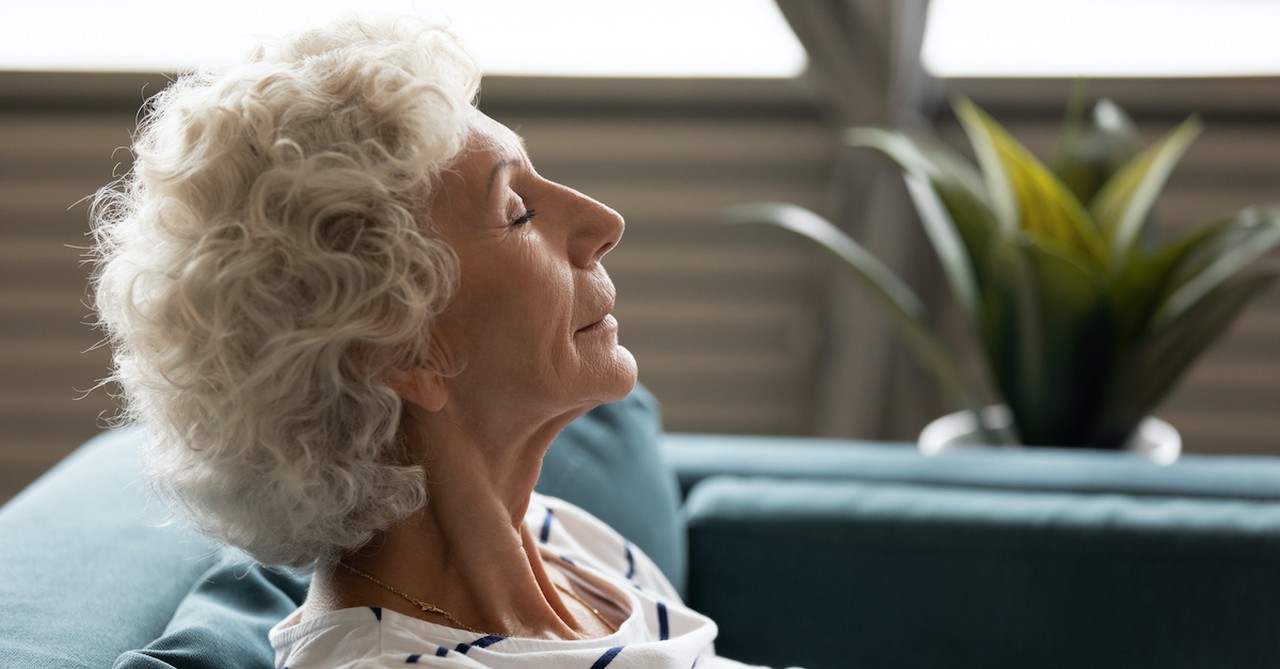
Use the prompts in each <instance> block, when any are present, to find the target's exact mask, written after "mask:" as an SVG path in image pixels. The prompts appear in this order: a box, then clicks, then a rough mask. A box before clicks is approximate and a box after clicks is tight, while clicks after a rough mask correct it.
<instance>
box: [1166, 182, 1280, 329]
mask: <svg viewBox="0 0 1280 669" xmlns="http://www.w3.org/2000/svg"><path fill="white" fill-rule="evenodd" d="M1277 246H1280V208H1257V207H1254V208H1249V209H1245V210H1244V211H1241V212H1240V213H1239V214H1236V215H1235V216H1234V217H1232V218H1231V219H1230V220H1229V221H1228V225H1226V226H1224V227H1222V228H1221V229H1220V230H1219V231H1218V233H1217V234H1215V235H1211V236H1209V237H1207V238H1205V240H1204V241H1203V242H1201V243H1200V244H1196V245H1194V246H1191V247H1189V248H1188V250H1187V251H1186V253H1185V255H1184V257H1183V258H1182V259H1181V261H1180V262H1179V263H1178V266H1177V267H1176V268H1175V272H1176V273H1177V276H1176V277H1175V279H1174V285H1175V286H1176V289H1174V290H1173V291H1171V293H1170V294H1169V296H1168V298H1167V299H1165V300H1163V301H1162V303H1161V305H1160V307H1159V310H1158V311H1157V312H1156V314H1155V315H1154V316H1153V318H1152V327H1154V328H1157V329H1158V328H1162V327H1165V326H1167V325H1168V324H1169V323H1171V322H1173V321H1174V320H1176V319H1178V318H1180V317H1181V316H1182V314H1183V313H1184V312H1186V311H1188V310H1189V309H1191V308H1192V307H1194V306H1195V305H1196V303H1197V302H1199V301H1201V300H1202V299H1206V298H1207V297H1208V296H1209V295H1210V294H1211V293H1212V292H1213V290H1214V289H1215V288H1217V287H1218V286H1219V285H1220V284H1222V283H1223V282H1225V281H1226V280H1228V279H1230V278H1231V277H1232V276H1234V275H1236V274H1237V273H1239V272H1240V271H1241V270H1242V269H1244V268H1245V267H1246V266H1248V265H1249V264H1250V263H1252V262H1253V261H1255V260H1257V259H1258V258H1261V257H1262V256H1264V255H1266V254H1267V253H1270V252H1271V251H1272V250H1274V249H1275V248H1276V247H1277Z"/></svg>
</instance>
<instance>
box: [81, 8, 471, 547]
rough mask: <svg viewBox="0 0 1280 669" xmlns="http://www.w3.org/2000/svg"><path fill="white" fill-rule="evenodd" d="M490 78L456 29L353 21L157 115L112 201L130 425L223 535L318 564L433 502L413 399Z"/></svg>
mask: <svg viewBox="0 0 1280 669" xmlns="http://www.w3.org/2000/svg"><path fill="white" fill-rule="evenodd" d="M479 79H480V76H479V71H478V68H477V67H476V65H475V63H474V62H473V61H472V60H471V58H470V57H469V56H468V55H467V54H466V53H465V52H464V51H463V49H462V48H461V46H460V45H459V43H458V41H457V40H456V39H455V38H454V37H453V36H452V35H451V34H450V33H449V32H448V31H447V30H445V29H443V28H441V27H439V26H432V25H428V24H425V23H421V22H418V21H414V20H405V19H397V20H380V21H366V20H358V19H346V20H343V21H340V22H338V23H336V24H334V25H332V26H329V27H326V28H322V29H317V30H313V31H310V32H306V33H302V34H299V35H297V36H295V37H292V38H289V39H286V40H284V41H282V42H281V43H280V44H279V45H278V46H277V47H275V48H272V49H259V50H258V52H257V53H255V54H254V55H253V56H251V57H250V58H249V59H248V61H247V62H244V63H241V64H238V65H235V66H233V67H230V68H226V69H224V70H221V71H218V72H199V73H192V74H187V75H183V76H181V77H180V78H178V79H177V80H176V81H175V82H174V83H173V84H172V85H171V86H169V87H168V88H167V89H165V90H164V91H163V92H161V93H159V94H158V95H157V96H156V97H155V98H154V99H153V100H152V101H151V102H150V103H149V104H150V108H149V109H147V110H146V113H145V116H144V119H143V120H142V122H141V123H140V125H139V130H138V133H137V135H136V137H135V141H134V146H133V152H134V156H135V158H134V165H133V168H132V169H131V170H130V172H129V173H128V174H127V175H126V176H125V177H123V178H122V179H121V180H120V181H118V182H116V183H114V184H112V185H110V186H108V187H106V188H104V189H102V190H101V191H99V193H98V195H97V198H96V200H95V203H94V207H93V214H92V219H93V233H94V241H95V248H94V252H93V256H94V260H95V261H96V270H95V272H94V279H93V287H94V298H95V303H96V305H95V306H96V309H97V312H98V314H99V325H100V327H102V328H103V330H104V331H105V332H106V337H107V340H108V341H109V342H110V344H111V346H112V348H113V350H114V366H113V371H112V374H111V376H110V377H109V378H108V379H107V380H106V381H105V382H104V383H109V382H115V383H118V384H119V386H120V388H121V389H122V390H123V392H124V396H125V404H124V408H123V410H122V412H121V415H120V416H119V419H120V420H123V421H136V422H138V423H141V424H143V425H145V426H146V427H148V428H149V429H150V432H151V435H152V436H151V439H150V442H149V444H148V447H147V448H146V449H145V451H144V454H145V456H144V461H145V463H146V468H147V471H148V474H149V478H150V479H151V481H152V482H153V484H154V485H155V487H156V488H157V489H158V490H159V491H160V492H161V493H162V495H163V496H164V497H166V498H167V499H168V500H169V501H171V502H173V503H175V504H176V505H177V506H178V507H179V508H180V509H181V510H182V511H184V512H185V513H186V515H187V516H189V518H190V519H191V521H192V522H193V523H194V525H195V526H196V527H197V528H198V529H200V530H201V531H203V532H205V533H207V534H210V535H212V536H214V537H215V538H218V539H220V540H222V541H224V542H226V543H228V544H230V545H233V546H237V547H239V548H241V549H243V550H244V551H246V552H247V553H248V554H249V555H251V556H253V557H254V558H255V559H257V560H259V561H260V562H262V563H263V564H267V565H285V566H293V567H304V568H305V567H307V566H308V565H310V564H312V563H313V562H314V561H315V560H316V559H319V558H332V557H334V556H336V555H338V554H340V553H341V552H344V551H347V550H351V549H354V548H356V547H359V546H361V545H362V544H364V543H366V542H367V541H368V540H369V539H370V538H371V537H372V536H373V534H374V532H376V531H377V530H379V529H383V528H386V527H388V526H389V525H391V524H392V523H394V522H395V521H396V520H399V519H401V518H403V517H405V516H407V515H408V514H410V513H412V512H413V511H415V510H417V509H419V508H421V507H422V505H423V504H425V503H426V497H427V491H426V487H425V482H424V472H423V471H422V469H421V468H420V467H417V466H415V465H413V464H412V463H411V461H410V459H409V458H408V456H407V453H406V449H405V447H404V441H403V435H402V432H403V427H402V425H401V406H402V402H401V399H400V397H399V396H398V395H397V394H396V393H395V392H394V391H393V390H392V389H391V388H390V387H389V386H388V385H387V383H386V380H385V379H384V377H385V376H386V374H387V372H388V371H389V370H391V369H392V368H394V367H402V366H405V365H407V364H410V363H412V362H414V361H421V360H425V359H426V352H427V348H428V346H429V344H430V339H429V335H430V327H431V324H432V322H433V319H434V318H435V317H436V316H437V315H438V314H439V313H440V311H441V309H442V308H443V307H444V305H445V303H446V302H447V300H448V299H449V297H450V294H451V291H452V289H453V287H454V285H455V283H456V280H457V267H456V259H455V257H454V256H453V253H452V251H451V250H450V249H449V248H448V247H447V246H445V245H444V244H443V243H442V242H441V241H439V240H438V239H437V238H436V237H435V236H434V235H433V234H432V227H431V224H430V221H429V220H428V218H427V215H426V212H427V209H428V208H427V206H426V205H427V201H428V200H429V198H430V196H431V192H432V189H433V186H434V184H435V182H436V179H437V177H438V176H439V175H440V174H441V173H442V172H443V171H444V170H447V169H449V168H450V167H451V166H452V164H453V163H454V162H455V161H456V160H457V158H458V156H459V155H460V154H461V152H462V151H463V148H464V145H465V143H466V139H467V135H468V128H469V123H470V116H471V114H472V113H473V106H472V105H473V103H474V100H475V97H476V95H477V91H478V87H479Z"/></svg>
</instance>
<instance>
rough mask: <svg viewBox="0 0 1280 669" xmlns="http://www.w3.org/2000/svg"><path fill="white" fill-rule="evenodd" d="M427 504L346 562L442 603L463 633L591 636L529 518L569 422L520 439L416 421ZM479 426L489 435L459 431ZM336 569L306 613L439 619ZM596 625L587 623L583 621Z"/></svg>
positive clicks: (438, 420) (318, 586)
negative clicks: (379, 612)
mask: <svg viewBox="0 0 1280 669" xmlns="http://www.w3.org/2000/svg"><path fill="white" fill-rule="evenodd" d="M412 418H413V419H414V420H416V421H417V422H416V424H417V425H418V428H419V429H418V430H416V431H415V432H416V434H415V437H414V440H415V442H418V443H417V445H418V446H420V447H421V449H420V450H418V451H417V452H419V453H422V454H423V460H422V461H423V463H424V469H425V470H426V472H427V482H428V493H429V500H430V501H429V502H428V503H427V505H426V506H425V507H423V508H422V509H420V510H419V511H418V512H416V513H414V514H413V515H412V516H410V517H408V518H405V519H404V520H402V521H401V522H399V523H397V524H396V525H394V526H392V527H390V528H388V529H387V530H386V531H384V532H381V533H379V534H378V535H377V536H376V537H375V538H374V540H373V541H371V542H370V543H369V544H368V545H366V546H365V547H364V548H362V549H360V550H358V551H355V552H354V553H352V554H349V555H347V556H345V557H344V558H343V561H344V562H346V563H347V564H348V565H350V566H352V567H355V568H356V569H358V570H360V571H363V572H365V573H367V574H370V575H372V576H374V577H376V578H377V579H378V580H380V581H382V582H384V583H386V584H388V585H391V586H393V587H394V588H395V589H397V590H399V591H401V592H403V593H405V594H407V595H409V596H411V597H413V598H416V599H419V600H421V601H423V602H426V603H429V604H431V605H434V606H437V607H439V608H441V609H444V610H445V611H448V612H449V614H450V615H451V616H452V617H453V618H455V619H456V620H457V621H459V622H461V623H462V624H463V625H464V626H466V627H471V628H474V629H477V630H483V631H484V632H486V633H492V634H501V635H503V636H520V637H531V638H561V639H572V638H581V637H583V636H587V635H588V634H584V631H585V630H588V629H589V626H587V627H584V625H583V622H584V621H583V620H581V616H578V617H577V618H575V616H574V615H573V614H572V612H571V607H570V606H567V605H566V602H565V600H564V599H562V598H561V597H560V595H559V593H558V592H557V590H556V583H557V582H558V581H562V580H563V579H564V575H563V574H559V573H557V572H555V571H554V569H551V570H549V569H548V567H547V566H546V565H545V564H544V563H543V561H542V558H541V555H540V553H539V551H538V546H537V542H536V540H535V539H534V538H533V536H532V535H531V534H530V532H529V531H528V530H527V529H526V528H525V525H524V517H525V512H526V511H527V510H528V505H529V498H530V495H531V494H532V492H533V486H534V484H535V483H536V482H537V479H538V473H539V470H540V467H541V462H542V456H543V455H544V454H545V453H546V449H547V447H548V446H549V445H550V443H551V439H552V438H553V437H554V436H555V434H556V433H557V432H558V431H559V428H560V427H562V426H563V423H567V422H568V420H570V419H571V418H572V416H569V417H565V418H564V419H563V420H556V421H552V422H550V423H548V424H544V425H543V427H541V428H539V429H535V430H529V431H527V432H525V433H523V434H521V433H518V432H515V431H510V430H508V431H501V430H497V429H495V426H494V425H493V424H492V423H484V422H481V423H476V422H473V421H465V422H464V421H457V420H452V419H450V417H449V416H445V415H439V414H429V415H425V416H424V415H421V414H417V415H415V416H413V417H412ZM463 424H473V425H474V424H481V425H486V427H487V428H488V429H487V430H486V433H477V432H473V431H467V430H462V429H460V428H459V426H460V425H463ZM334 567H335V565H322V566H321V568H319V569H318V570H317V572H316V575H315V578H314V579H313V583H312V588H311V592H310V594H309V595H308V601H307V604H306V606H305V607H304V616H305V615H318V614H319V613H323V612H325V611H329V610H335V609H338V608H349V607H353V606H382V607H385V608H389V609H391V610H394V611H398V612H400V613H404V614H406V615H410V616H414V617H418V618H422V619H424V620H428V621H431V622H435V623H440V624H446V625H451V624H453V623H451V622H449V621H448V620H447V619H446V618H444V617H442V616H440V615H438V614H433V613H426V612H423V611H422V610H421V609H420V608H419V607H418V606H416V605H415V604H413V603H412V602H410V601H408V600H407V599H406V598H404V597H402V596H400V595H398V594H396V593H393V592H391V591H390V590H389V589H387V588H384V587H382V586H379V585H377V584H375V583H373V582H370V581H369V580H367V579H365V578H362V577H360V576H358V575H356V574H354V573H352V572H350V571H348V570H345V569H334ZM586 622H588V623H589V622H590V621H586Z"/></svg>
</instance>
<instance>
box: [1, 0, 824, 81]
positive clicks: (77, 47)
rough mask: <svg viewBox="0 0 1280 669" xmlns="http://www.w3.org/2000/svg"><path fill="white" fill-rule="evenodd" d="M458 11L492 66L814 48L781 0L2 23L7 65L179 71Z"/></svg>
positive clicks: (796, 64)
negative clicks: (372, 18) (328, 26)
mask: <svg viewBox="0 0 1280 669" xmlns="http://www.w3.org/2000/svg"><path fill="white" fill-rule="evenodd" d="M356 6H358V7H359V8H360V11H362V12H369V13H392V14H395V13H400V14H404V13H408V14H416V15H420V16H427V17H431V18H438V19H446V20H447V21H449V22H450V23H451V24H452V25H453V26H454V27H455V28H456V30H457V31H458V33H459V34H460V35H462V37H463V38H464V39H465V40H467V42H468V45H469V47H470V50H471V51H472V53H473V54H474V55H475V56H476V57H477V58H478V59H479V60H480V61H481V65H482V67H483V68H484V70H485V71H486V72H487V73H491V74H520V75H526V74H537V75H551V76H638V77H791V76H795V75H796V74H798V73H800V72H801V71H802V70H803V69H804V67H805V64H806V58H805V53H804V49H803V48H802V47H801V46H800V43H799V41H798V40H797V39H796V38H795V35H794V34H793V33H792V32H791V29H790V27H789V26H788V25H787V23H786V20H785V19H784V18H783V17H782V14H781V13H780V12H779V11H778V8H777V6H775V4H774V3H773V1H772V0H698V2H687V1H685V0H647V1H646V2H628V3H614V2H598V1H594V2H593V1H592V0H541V1H539V2H528V1H527V0H437V1H433V2H431V3H423V2H421V1H420V0H419V1H414V0H365V1H363V2H360V3H358V4H357V3H352V2H350V0H313V1H312V2H308V3H276V2H262V1H261V0H224V1H222V2H217V3H175V2H157V1H155V0H116V1H114V2H97V3H77V4H76V7H75V13H76V17H75V20H74V21H69V20H67V17H66V15H65V14H66V11H67V10H66V7H65V6H64V5H63V4H62V3H56V2H55V3H32V4H28V5H27V6H26V7H25V8H24V9H23V15H24V16H23V19H22V20H20V21H18V20H10V21H6V22H3V24H0V70H39V71H53V70H67V71H135V72H157V71H160V72H169V71H176V70H180V69H184V68H190V67H194V66H198V65H201V64H207V63H216V62H218V61H220V60H224V59H232V58H235V57H237V56H239V55H240V54H242V53H244V52H245V51H247V50H249V49H250V48H252V47H253V46H254V45H255V44H257V43H259V42H260V41H263V39H264V38H267V39H269V38H270V37H271V36H275V35H280V34H285V33H288V32H291V31H295V30H298V29H300V28H305V27H306V26H309V25H315V24H320V23H324V22H325V21H327V20H330V19H332V18H334V17H337V16H342V15H344V14H347V13H350V12H351V11H352V8H353V7H356Z"/></svg>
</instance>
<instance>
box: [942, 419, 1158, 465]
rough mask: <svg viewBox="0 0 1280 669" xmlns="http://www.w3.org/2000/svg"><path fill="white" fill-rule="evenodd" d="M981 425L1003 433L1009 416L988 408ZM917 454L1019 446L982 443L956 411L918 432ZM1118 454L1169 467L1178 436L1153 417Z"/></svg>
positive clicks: (970, 421)
mask: <svg viewBox="0 0 1280 669" xmlns="http://www.w3.org/2000/svg"><path fill="white" fill-rule="evenodd" d="M982 417H983V421H984V422H986V424H987V425H988V426H989V427H991V428H992V429H995V430H1007V429H1009V428H1011V427H1012V425H1013V415H1012V413H1011V412H1010V411H1009V407H1007V406H1004V405H995V406H989V407H987V408H985V409H983V410H982ZM919 445H920V452H921V453H924V454H925V455H941V454H943V453H954V452H959V451H966V450H992V449H1020V448H1025V447H1024V446H1021V445H1016V444H1015V445H994V446H993V445H991V444H987V443H983V441H982V437H981V433H980V432H979V430H978V422H977V420H975V418H974V415H973V414H972V413H970V412H968V411H957V412H955V413H952V414H947V415H945V416H942V417H941V418H937V419H935V420H934V421H933V422H931V423H929V424H928V425H926V426H925V427H924V430H922V431H921V432H920V440H919ZM1122 452H1124V453H1129V454H1132V455H1135V456H1140V457H1143V458H1145V459H1147V460H1150V461H1152V462H1154V463H1156V464H1158V465H1168V464H1172V463H1173V462H1174V461H1175V460H1177V459H1178V456H1179V455H1181V454H1182V436H1181V435H1179V434H1178V431H1177V430H1175V429H1174V428H1173V426H1172V425H1170V424H1168V423H1166V422H1165V421H1163V420H1160V419H1159V418H1156V417H1154V416H1148V417H1146V418H1144V419H1143V420H1142V422H1141V423H1139V424H1138V429H1137V430H1135V431H1134V433H1133V436H1132V437H1130V438H1129V441H1128V443H1126V444H1125V446H1124V448H1123V449H1122Z"/></svg>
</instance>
